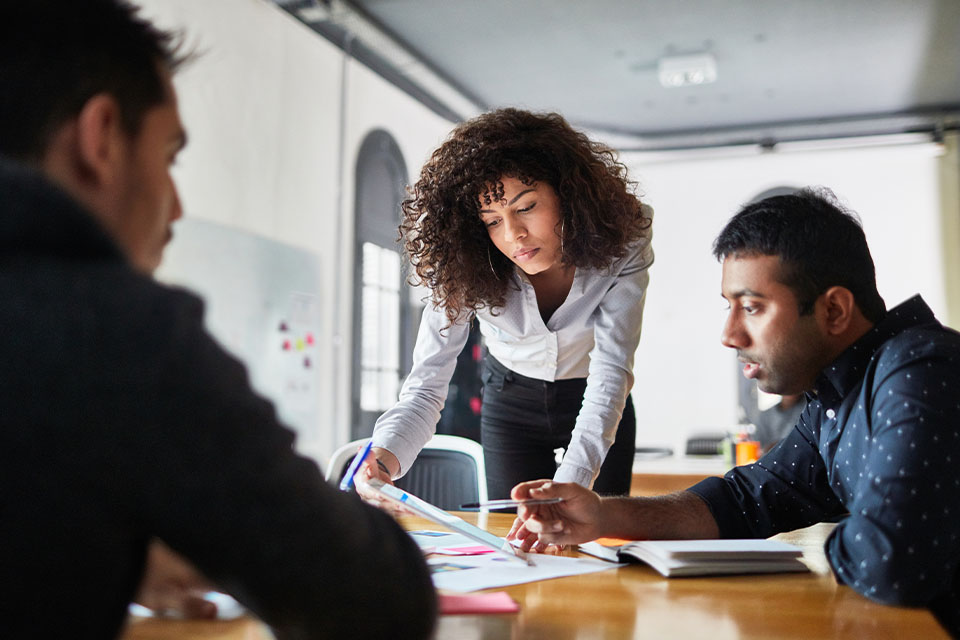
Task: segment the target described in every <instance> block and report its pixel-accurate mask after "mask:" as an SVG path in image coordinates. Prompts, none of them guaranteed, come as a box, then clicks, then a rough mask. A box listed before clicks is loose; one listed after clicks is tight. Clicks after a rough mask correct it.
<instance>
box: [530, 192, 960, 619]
mask: <svg viewBox="0 0 960 640" xmlns="http://www.w3.org/2000/svg"><path fill="white" fill-rule="evenodd" d="M714 253H715V255H716V256H717V258H718V259H719V260H722V261H723V278H722V284H721V289H722V294H723V297H724V298H725V299H726V300H727V302H728V303H729V305H730V311H729V315H728V318H727V321H726V324H725V326H724V329H723V335H722V341H723V344H724V345H726V346H728V347H730V348H733V349H736V350H737V354H738V357H739V359H740V361H741V362H742V363H743V375H744V376H746V377H747V378H751V379H755V380H757V382H758V384H759V386H760V388H761V389H762V390H764V391H767V392H769V393H777V394H791V393H798V392H801V391H804V392H806V396H807V406H806V408H805V409H804V411H803V413H802V414H801V416H800V419H799V421H798V423H797V424H796V426H795V427H794V429H793V431H792V432H791V433H790V434H788V435H787V437H786V438H785V439H784V440H783V441H781V443H780V444H779V445H777V446H776V447H774V448H773V449H772V450H771V451H770V452H769V453H767V454H766V455H765V456H763V457H762V458H761V459H760V460H759V461H758V462H757V463H755V464H751V465H747V466H743V467H736V468H734V469H732V470H731V471H730V472H729V473H727V474H726V476H725V477H723V478H710V479H707V480H704V481H703V482H700V483H699V484H696V485H694V486H693V487H691V488H690V489H688V490H687V491H683V492H678V493H675V494H671V495H667V496H661V497H655V498H602V499H601V498H599V497H597V496H596V495H595V494H593V493H591V492H588V491H586V490H584V489H582V488H580V487H577V486H575V485H558V484H556V483H551V482H548V481H536V482H528V483H524V484H521V485H518V486H517V487H515V488H514V490H513V497H514V498H527V497H538V498H540V497H554V496H563V497H564V498H566V502H563V503H561V504H558V505H551V506H549V507H539V508H537V509H534V508H521V510H520V518H521V519H523V520H525V522H526V525H527V526H526V529H527V530H528V531H530V532H532V533H530V534H529V535H527V536H526V538H527V539H526V540H524V546H525V547H529V546H531V545H532V544H534V543H535V542H538V540H537V539H536V538H537V536H539V545H543V544H547V543H558V544H564V543H576V542H582V541H585V540H590V539H593V538H596V537H599V536H616V537H621V538H715V537H724V538H745V537H746V538H754V537H767V536H771V535H773V534H776V533H778V532H781V531H789V530H792V529H797V528H800V527H804V526H807V525H810V524H813V523H816V522H820V521H823V520H826V519H833V518H837V517H840V518H841V519H840V522H839V524H838V525H837V527H836V528H835V529H834V530H833V532H832V533H831V535H830V537H829V539H828V540H827V543H826V555H827V558H828V559H829V562H830V565H831V567H832V568H833V570H834V573H835V575H836V577H837V580H838V581H839V582H841V583H843V584H847V585H850V586H851V587H852V588H853V589H855V590H856V591H858V592H859V593H861V594H863V595H864V596H866V597H868V598H870V599H872V600H876V601H878V602H882V603H888V604H900V605H918V606H929V607H930V608H931V609H932V610H933V611H934V613H935V614H936V615H937V616H938V617H939V619H940V620H941V622H943V624H944V625H945V626H946V627H947V628H948V629H950V630H951V632H952V633H954V634H957V633H960V622H958V610H960V597H958V587H960V571H958V567H960V517H958V516H960V334H957V333H956V332H955V331H953V330H951V329H947V328H944V327H943V326H942V325H941V324H940V323H939V322H937V320H936V319H935V318H934V316H933V313H932V312H931V311H930V309H929V308H928V307H927V305H926V304H924V302H923V300H921V299H920V297H919V296H917V297H914V298H912V299H910V300H907V301H906V302H904V303H903V304H901V305H899V306H897V307H895V308H893V309H891V310H890V311H887V310H886V309H885V306H884V303H883V300H882V299H881V298H880V296H879V294H878V293H877V289H876V284H875V276H874V266H873V260H872V258H871V257H870V252H869V250H868V248H867V244H866V239H865V237H864V234H863V231H862V229H861V227H860V225H859V223H858V222H857V221H856V219H855V218H854V217H853V216H852V215H851V214H848V213H847V212H845V211H843V210H842V209H841V208H840V207H839V206H838V205H837V204H836V203H835V202H834V201H833V199H832V194H829V193H828V192H825V193H816V192H812V191H803V192H800V193H797V194H795V195H790V196H777V197H772V198H768V199H766V200H763V201H760V202H758V203H755V204H751V205H749V206H747V207H745V208H744V209H743V210H742V211H740V212H739V213H738V214H737V215H736V216H734V217H733V218H732V219H731V220H730V222H729V223H728V224H727V226H726V227H725V228H724V230H723V231H722V232H721V233H720V236H719V237H718V238H717V240H716V243H715V245H714ZM845 514H846V515H845ZM521 533H523V530H521ZM539 545H538V546H539Z"/></svg>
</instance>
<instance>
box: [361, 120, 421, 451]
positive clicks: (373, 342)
mask: <svg viewBox="0 0 960 640" xmlns="http://www.w3.org/2000/svg"><path fill="white" fill-rule="evenodd" d="M406 183H407V170H406V165H405V164H404V161H403V156H402V154H401V153H400V148H399V147H398V146H397V143H396V142H395V141H394V139H393V137H392V136H391V135H390V134H389V133H387V132H386V131H383V130H374V131H372V132H370V133H369V134H367V137H366V138H365V139H364V141H363V144H362V145H361V146H360V152H359V154H358V156H357V173H356V183H355V184H356V198H355V200H354V202H355V212H354V214H355V215H354V220H355V222H356V233H355V236H354V237H355V238H356V241H355V242H356V246H355V247H354V250H355V251H354V256H355V257H354V277H353V286H354V295H353V317H354V331H353V348H352V349H351V353H352V354H353V367H352V370H353V379H352V382H351V396H352V402H351V405H352V411H351V427H350V435H351V438H352V439H357V438H364V437H367V436H369V435H370V434H371V433H372V432H373V424H374V422H376V419H377V417H378V416H379V415H380V414H381V413H382V412H383V411H384V410H385V409H387V408H389V407H390V406H392V405H393V403H395V402H396V400H397V392H398V391H399V386H400V378H401V373H403V372H406V371H409V369H410V363H411V358H412V355H411V354H412V352H413V338H414V335H412V334H413V333H414V332H415V330H416V322H415V319H414V318H412V317H411V316H412V315H413V314H414V313H415V312H416V310H415V309H413V308H412V306H413V305H411V304H410V299H409V295H408V294H407V288H406V287H405V286H404V284H403V283H404V279H405V273H404V270H403V268H402V260H401V258H400V251H401V247H400V245H399V244H398V243H397V228H398V225H399V223H400V203H401V201H402V200H403V197H404V186H405V185H406Z"/></svg>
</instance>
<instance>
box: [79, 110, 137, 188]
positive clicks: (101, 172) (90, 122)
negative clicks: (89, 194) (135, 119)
mask: <svg viewBox="0 0 960 640" xmlns="http://www.w3.org/2000/svg"><path fill="white" fill-rule="evenodd" d="M124 135H125V134H124V128H123V122H122V119H121V114H120V105H119V104H118V103H117V100H116V98H114V97H113V96H111V95H110V94H106V93H100V94H97V95H95V96H93V97H92V98H90V99H89V100H87V102H86V104H84V105H83V109H81V110H80V113H79V114H78V115H77V119H76V156H75V161H76V164H77V167H76V168H77V170H78V172H79V173H78V178H79V179H80V180H82V181H84V182H86V183H87V186H91V187H100V186H104V185H110V184H112V183H114V182H115V181H116V179H117V175H118V172H119V171H120V170H121V169H122V165H123V163H124V162H126V160H125V158H124V157H123V150H124V147H123V145H124V142H125V138H124Z"/></svg>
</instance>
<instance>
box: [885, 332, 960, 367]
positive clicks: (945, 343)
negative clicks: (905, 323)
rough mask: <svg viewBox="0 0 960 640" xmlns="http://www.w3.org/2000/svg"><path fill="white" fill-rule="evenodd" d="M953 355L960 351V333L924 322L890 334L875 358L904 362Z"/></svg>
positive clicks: (939, 358)
mask: <svg viewBox="0 0 960 640" xmlns="http://www.w3.org/2000/svg"><path fill="white" fill-rule="evenodd" d="M953 355H960V333H957V332H956V331H954V330H953V329H950V328H948V327H944V326H942V325H939V324H923V325H918V326H915V327H910V328H907V329H904V330H903V331H900V332H899V333H897V334H895V335H893V336H891V337H890V338H888V339H887V340H886V341H884V342H883V344H881V345H880V347H879V348H878V349H877V352H876V357H875V359H876V361H877V364H878V366H880V365H884V364H895V363H896V364H900V365H902V364H905V363H907V362H911V361H925V360H930V359H934V360H941V359H943V357H944V356H947V357H950V356H953ZM958 362H960V361H958Z"/></svg>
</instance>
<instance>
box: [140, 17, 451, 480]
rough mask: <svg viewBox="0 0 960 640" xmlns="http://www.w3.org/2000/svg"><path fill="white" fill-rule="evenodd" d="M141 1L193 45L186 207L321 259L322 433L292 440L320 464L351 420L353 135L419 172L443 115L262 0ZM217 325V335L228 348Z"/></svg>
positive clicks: (182, 89) (182, 77) (186, 101)
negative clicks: (375, 141) (384, 134)
mask: <svg viewBox="0 0 960 640" xmlns="http://www.w3.org/2000/svg"><path fill="white" fill-rule="evenodd" d="M137 3H138V4H139V5H140V6H141V7H142V8H143V10H144V15H145V16H147V17H149V18H151V19H152V20H154V21H155V22H156V23H157V24H158V25H160V26H161V27H163V28H177V29H183V30H184V31H185V33H186V35H187V42H188V44H189V45H191V46H192V47H194V48H196V49H197V50H199V52H200V56H199V58H198V59H196V60H195V61H194V62H192V63H190V65H189V66H187V67H185V68H184V69H182V70H181V72H180V73H179V74H178V76H177V78H176V79H175V84H176V87H177V91H178V94H179V99H180V111H181V116H182V118H183V120H184V123H185V125H186V127H187V130H188V134H189V140H190V141H189V145H188V147H187V149H186V150H185V151H184V153H183V154H182V155H181V158H180V160H179V161H178V166H177V167H176V169H175V172H174V175H175V178H176V180H177V183H178V185H179V187H180V192H181V196H182V199H183V202H184V208H185V215H186V216H187V217H194V218H200V219H203V220H207V221H211V222H216V223H219V224H222V225H225V226H228V227H232V228H235V229H238V230H242V231H245V232H249V233H252V234H256V235H257V236H260V237H263V238H266V239H269V240H272V241H276V242H281V243H286V244H288V245H291V246H293V247H297V248H300V249H306V250H308V251H310V252H313V253H314V254H315V255H316V257H317V259H318V261H319V265H320V266H319V271H320V278H319V280H320V284H319V289H320V291H319V292H318V293H319V295H321V299H322V301H323V304H322V309H321V315H322V317H321V321H320V326H321V334H320V335H319V336H318V350H319V352H321V353H322V354H323V355H322V356H321V357H320V358H318V365H319V367H320V371H319V373H318V375H319V384H318V385H317V386H318V388H319V390H320V394H321V397H320V399H319V402H318V406H319V411H318V415H317V416H316V420H317V425H316V429H315V430H311V436H313V435H314V434H317V433H319V434H322V435H321V437H320V438H316V437H311V438H310V439H309V440H308V441H306V442H304V441H303V439H302V438H301V442H300V446H301V448H303V449H304V450H305V452H306V453H309V454H311V455H314V456H315V457H317V458H318V459H319V460H320V461H321V462H323V461H325V459H326V456H327V455H329V454H330V453H331V452H332V451H333V449H334V448H335V447H336V446H337V445H339V444H342V443H343V442H344V441H345V440H346V439H347V434H348V431H349V426H348V424H347V421H348V419H349V401H350V395H349V394H350V388H349V381H350V377H349V376H348V375H345V372H346V371H348V369H347V367H348V366H349V363H350V358H349V352H348V351H347V350H348V349H349V345H350V340H351V335H350V328H351V326H352V323H351V320H350V317H349V314H350V310H351V308H352V305H351V302H350V296H351V295H352V292H353V289H352V287H351V286H350V283H349V280H348V279H349V278H350V276H351V274H352V269H353V255H352V247H353V207H354V204H353V200H354V198H353V180H354V175H353V174H354V168H355V163H356V158H357V152H358V150H359V145H360V143H361V142H362V140H363V138H364V136H365V135H366V134H367V133H368V132H369V131H370V130H371V129H373V128H382V129H385V130H387V131H389V132H390V133H391V134H392V135H393V136H394V137H395V138H396V140H397V143H398V144H399V146H400V149H401V150H402V153H403V155H404V159H405V162H406V164H407V167H408V169H409V170H410V171H418V170H419V167H420V165H421V163H422V161H423V159H425V158H426V157H427V155H428V154H429V152H430V151H432V149H433V148H434V147H435V146H436V144H437V142H438V141H439V140H440V139H441V138H442V137H443V136H444V135H445V134H446V133H447V132H448V131H449V129H450V126H451V124H450V123H449V122H448V121H446V120H444V119H442V118H440V117H438V116H436V115H435V114H434V113H433V112H431V111H429V110H428V109H426V108H425V107H423V106H422V105H420V104H419V103H418V102H416V101H414V100H413V99H411V98H409V97H408V96H407V95H406V94H404V93H402V92H400V91H398V90H397V89H396V88H394V87H393V86H392V85H390V84H389V83H387V82H385V81H384V80H382V79H381V78H380V77H379V76H377V75H376V74H374V73H372V72H370V71H369V70H368V69H367V68H365V67H363V66H362V65H360V64H357V63H355V62H353V61H348V62H347V64H346V65H344V55H343V53H342V52H341V51H340V50H339V49H338V48H336V47H334V46H333V45H332V44H330V43H329V42H327V41H326V40H324V39H323V38H321V37H320V36H318V35H316V34H315V33H313V32H312V31H310V30H309V29H308V28H306V27H305V26H303V25H302V24H300V23H299V22H297V21H296V20H294V19H293V18H292V17H290V16H289V15H287V14H286V13H284V12H283V11H282V10H280V9H279V8H278V7H276V6H275V5H273V4H272V3H270V2H267V1H266V0H202V1H198V0H137ZM344 69H346V72H344ZM341 91H344V92H345V94H344V96H341ZM342 97H343V102H341V98H342ZM341 104H342V105H343V106H344V107H345V109H344V110H343V111H344V112H343V113H341ZM341 122H344V123H345V128H344V127H341ZM341 130H342V131H343V133H344V136H343V138H341ZM341 140H342V141H343V142H344V145H343V147H342V148H341V146H340V144H341ZM174 242H176V239H175V240H174ZM231 258H233V259H242V258H237V257H235V256H232V257H231ZM207 268H210V269H213V268H217V269H229V265H222V264H220V265H213V264H197V265H193V264H191V265H170V264H166V265H164V266H163V267H162V268H161V270H160V271H159V272H158V275H159V276H160V277H161V279H163V277H164V274H165V273H173V272H176V273H183V272H184V271H189V270H190V269H194V270H197V271H202V270H203V269H207ZM187 284H188V285H189V282H187ZM214 329H215V332H216V329H217V328H214ZM221 329H222V328H221ZM225 333H228V332H227V331H223V330H221V331H220V332H219V335H218V337H219V338H220V339H221V341H223V342H224V343H225V344H226V345H227V346H228V347H230V346H231V342H232V341H231V340H230V339H229V336H226V335H224V334H225ZM269 337H270V336H264V339H268V338H269ZM239 355H241V356H243V355H245V354H242V353H241V354H239ZM257 365H258V363H256V362H248V366H251V367H256V366H257ZM274 400H275V401H276V400H278V399H277V398H274Z"/></svg>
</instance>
